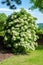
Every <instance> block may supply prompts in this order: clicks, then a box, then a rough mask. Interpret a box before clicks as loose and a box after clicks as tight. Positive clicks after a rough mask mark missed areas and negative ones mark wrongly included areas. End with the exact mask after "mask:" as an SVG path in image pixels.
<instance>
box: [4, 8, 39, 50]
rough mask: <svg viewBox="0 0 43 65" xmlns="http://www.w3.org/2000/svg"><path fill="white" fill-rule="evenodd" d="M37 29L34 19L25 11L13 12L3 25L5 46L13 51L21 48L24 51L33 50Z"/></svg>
mask: <svg viewBox="0 0 43 65" xmlns="http://www.w3.org/2000/svg"><path fill="white" fill-rule="evenodd" d="M37 28H38V26H37V23H36V18H35V17H33V16H32V15H31V14H30V13H28V12H27V11H26V10H24V9H21V10H20V11H19V12H14V13H13V14H11V15H10V16H8V18H7V21H6V23H5V28H4V30H5V35H4V41H5V44H7V46H9V47H12V48H13V49H14V48H16V49H17V48H18V46H19V47H21V46H22V47H23V48H25V50H30V49H31V50H35V46H37V42H36V40H37V35H36V30H37Z"/></svg>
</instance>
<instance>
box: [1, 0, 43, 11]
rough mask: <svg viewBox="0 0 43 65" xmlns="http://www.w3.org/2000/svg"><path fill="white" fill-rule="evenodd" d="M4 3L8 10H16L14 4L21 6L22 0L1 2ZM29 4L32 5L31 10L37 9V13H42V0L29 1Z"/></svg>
mask: <svg viewBox="0 0 43 65" xmlns="http://www.w3.org/2000/svg"><path fill="white" fill-rule="evenodd" d="M5 3H6V5H7V6H9V8H10V9H16V8H17V7H16V4H17V5H20V4H22V0H5V1H3V0H2V4H5ZM30 3H32V4H33V5H32V7H31V9H32V10H33V9H36V8H38V9H39V11H41V12H43V0H30Z"/></svg>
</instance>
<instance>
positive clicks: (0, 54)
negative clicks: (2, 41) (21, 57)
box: [0, 49, 14, 62]
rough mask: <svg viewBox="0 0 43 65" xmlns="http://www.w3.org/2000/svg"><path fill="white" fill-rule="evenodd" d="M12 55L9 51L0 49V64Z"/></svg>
mask: <svg viewBox="0 0 43 65" xmlns="http://www.w3.org/2000/svg"><path fill="white" fill-rule="evenodd" d="M13 55H14V54H13V53H11V52H10V51H9V50H5V49H0V62H1V61H3V60H5V59H7V58H9V57H11V56H13Z"/></svg>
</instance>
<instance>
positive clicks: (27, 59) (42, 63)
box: [0, 46, 43, 65]
mask: <svg viewBox="0 0 43 65" xmlns="http://www.w3.org/2000/svg"><path fill="white" fill-rule="evenodd" d="M0 65H43V46H39V48H38V49H37V50H35V51H32V52H31V53H29V54H28V55H14V56H12V57H10V58H8V59H6V60H4V61H2V62H0Z"/></svg>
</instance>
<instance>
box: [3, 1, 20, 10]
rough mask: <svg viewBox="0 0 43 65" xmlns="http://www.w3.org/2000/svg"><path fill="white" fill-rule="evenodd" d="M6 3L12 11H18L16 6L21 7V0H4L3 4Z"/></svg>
mask: <svg viewBox="0 0 43 65" xmlns="http://www.w3.org/2000/svg"><path fill="white" fill-rule="evenodd" d="M5 3H6V5H7V6H9V8H10V9H16V8H17V7H16V6H15V4H17V5H20V4H21V0H5V1H3V0H2V4H5Z"/></svg>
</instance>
